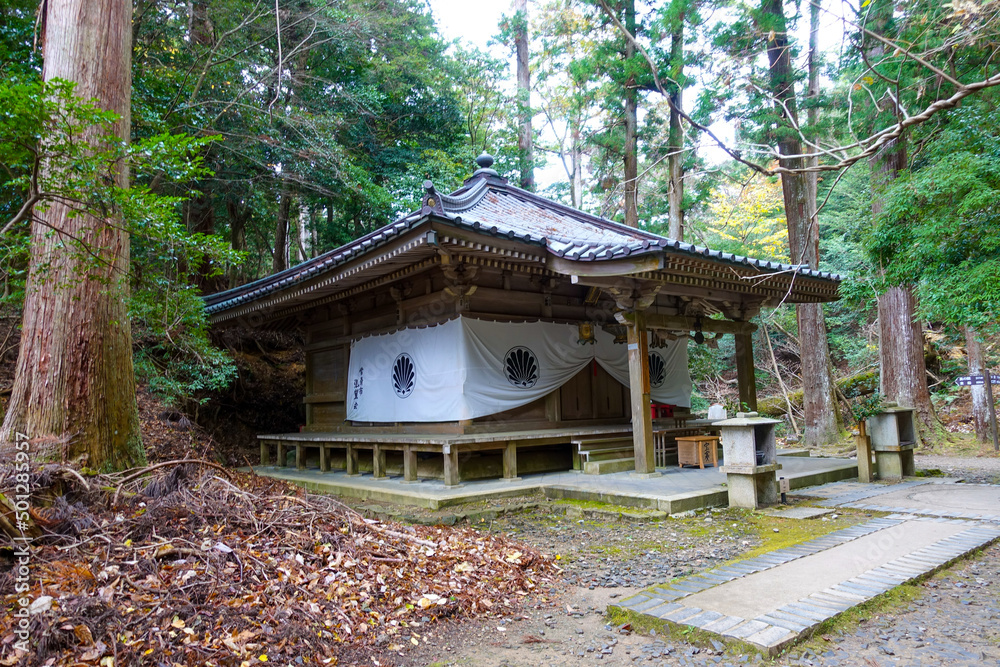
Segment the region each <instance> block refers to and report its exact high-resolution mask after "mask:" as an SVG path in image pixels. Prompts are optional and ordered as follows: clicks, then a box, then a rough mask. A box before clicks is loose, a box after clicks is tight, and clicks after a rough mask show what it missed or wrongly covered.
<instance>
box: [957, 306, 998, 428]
mask: <svg viewBox="0 0 1000 667" xmlns="http://www.w3.org/2000/svg"><path fill="white" fill-rule="evenodd" d="M964 330H965V351H966V355H967V356H968V361H969V375H983V374H984V373H988V372H990V369H989V367H988V366H987V364H986V357H985V355H984V354H983V343H982V341H981V340H980V334H979V332H978V331H976V330H975V329H973V328H972V327H970V326H966V327H964ZM969 389H970V390H971V393H972V423H973V425H974V426H975V428H976V439H978V440H979V442H989V440H990V439H991V438H992V433H991V431H990V410H989V403H987V401H986V385H985V384H980V385H973V386H971V387H969ZM998 389H1000V388H998Z"/></svg>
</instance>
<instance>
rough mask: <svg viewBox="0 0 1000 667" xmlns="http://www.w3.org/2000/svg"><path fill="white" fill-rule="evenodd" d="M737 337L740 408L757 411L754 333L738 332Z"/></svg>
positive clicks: (737, 379) (737, 380)
mask: <svg viewBox="0 0 1000 667" xmlns="http://www.w3.org/2000/svg"><path fill="white" fill-rule="evenodd" d="M734 335H735V338H736V383H737V385H738V386H739V392H740V410H741V411H742V410H743V408H744V407H745V408H747V409H748V410H749V411H750V412H756V411H757V380H756V378H755V377H754V367H753V334H752V333H738V334H734Z"/></svg>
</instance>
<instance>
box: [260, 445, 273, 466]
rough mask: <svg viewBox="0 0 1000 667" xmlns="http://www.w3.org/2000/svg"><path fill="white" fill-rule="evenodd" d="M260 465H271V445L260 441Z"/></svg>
mask: <svg viewBox="0 0 1000 667" xmlns="http://www.w3.org/2000/svg"><path fill="white" fill-rule="evenodd" d="M260 464H261V465H262V466H266V465H270V464H271V445H270V444H269V443H268V442H267V441H265V440H261V441H260Z"/></svg>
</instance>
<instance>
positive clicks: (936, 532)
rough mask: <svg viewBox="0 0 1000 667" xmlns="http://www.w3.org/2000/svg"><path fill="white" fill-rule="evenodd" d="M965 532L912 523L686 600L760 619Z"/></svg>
mask: <svg viewBox="0 0 1000 667" xmlns="http://www.w3.org/2000/svg"><path fill="white" fill-rule="evenodd" d="M962 530H963V527H961V526H952V525H948V524H938V523H932V522H926V521H907V522H904V523H901V524H899V525H898V526H893V527H889V528H883V529H882V530H879V531H876V532H874V533H870V534H868V535H864V536H861V537H858V538H857V539H854V540H851V541H850V542H846V543H843V544H840V545H838V546H833V547H831V548H829V549H826V550H824V551H821V552H819V553H816V554H813V555H811V556H804V557H802V558H799V559H796V560H793V561H791V562H789V563H785V564H784V565H778V566H776V567H773V568H770V569H768V570H764V571H763V572H758V573H756V574H750V575H747V576H745V577H742V578H740V579H737V580H735V581H731V582H729V583H727V584H722V585H720V586H715V587H713V588H710V589H708V590H707V591H702V592H700V593H696V594H694V595H691V596H689V597H687V598H685V600H684V603H685V604H688V605H691V606H695V607H700V608H702V609H712V610H714V611H719V612H723V613H725V614H727V615H729V616H742V617H744V618H756V617H758V616H760V615H762V614H766V613H767V612H769V611H773V610H775V609H778V608H779V607H781V606H782V605H784V604H786V603H788V602H791V601H793V600H800V599H802V598H804V597H807V596H808V595H810V594H812V593H818V592H819V591H822V590H825V589H827V588H830V587H832V586H836V585H837V584H839V583H841V582H843V581H846V580H848V579H851V578H853V577H856V576H858V575H860V574H863V573H864V572H867V571H868V570H871V569H874V568H876V567H878V566H880V565H883V564H884V563H887V562H888V561H891V560H893V559H895V558H899V557H901V556H905V555H907V554H909V553H911V552H913V551H914V550H916V549H920V548H922V547H924V546H928V545H930V544H933V543H934V542H937V541H939V540H943V539H945V538H948V537H951V536H953V535H956V534H958V533H960V532H962Z"/></svg>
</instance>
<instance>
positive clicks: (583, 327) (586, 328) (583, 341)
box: [576, 322, 597, 345]
mask: <svg viewBox="0 0 1000 667" xmlns="http://www.w3.org/2000/svg"><path fill="white" fill-rule="evenodd" d="M577 330H578V331H579V334H580V338H579V339H578V340H577V341H576V342H577V343H579V344H580V345H587V344H588V343H589V344H590V345H596V344H597V338H595V337H594V325H593V324H592V323H591V322H580V324H579V325H577Z"/></svg>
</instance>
